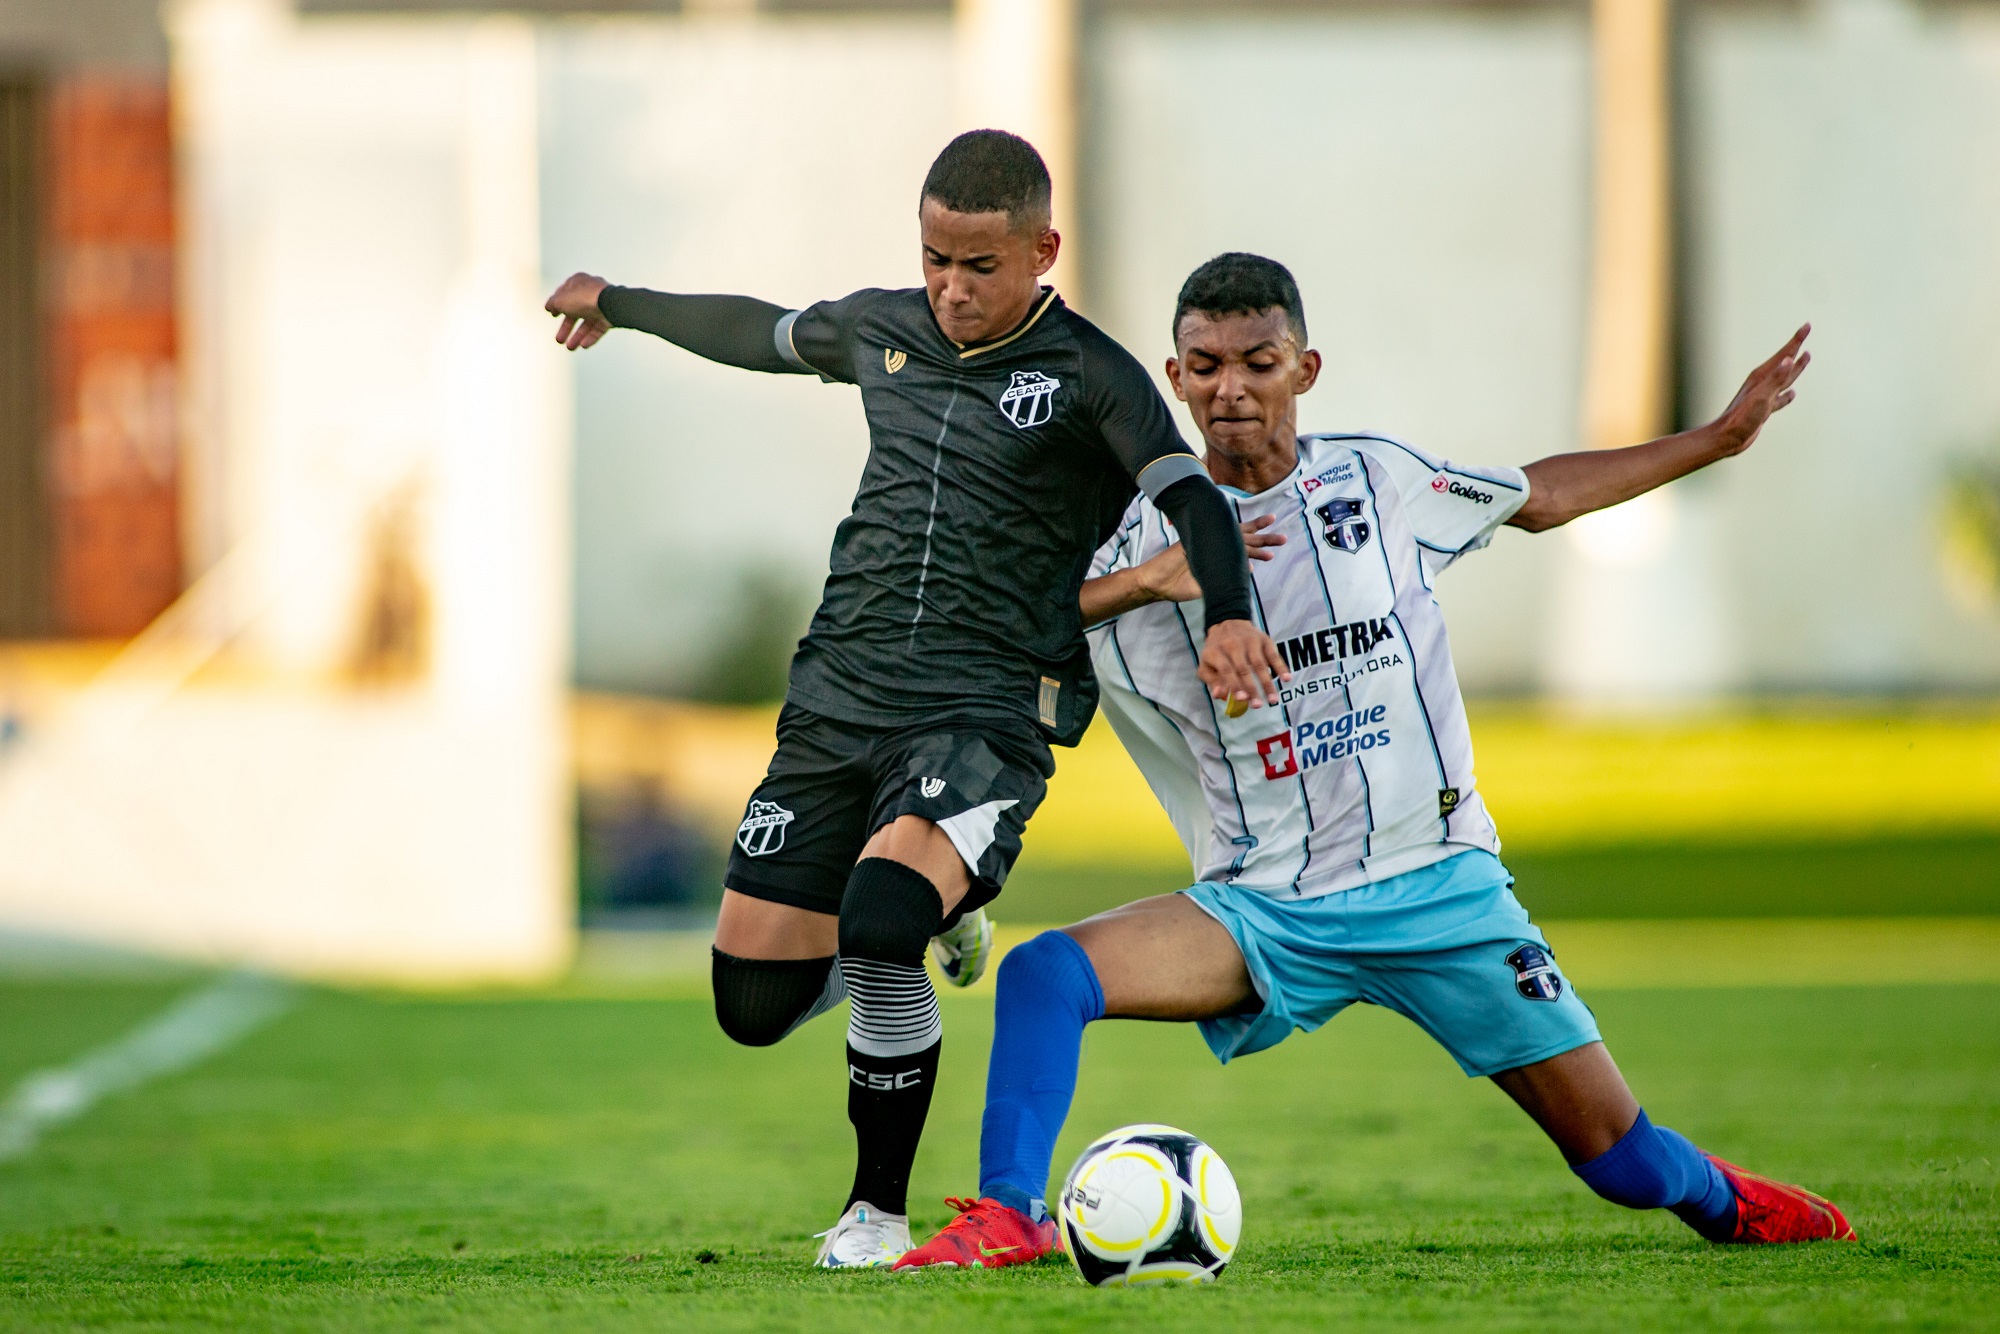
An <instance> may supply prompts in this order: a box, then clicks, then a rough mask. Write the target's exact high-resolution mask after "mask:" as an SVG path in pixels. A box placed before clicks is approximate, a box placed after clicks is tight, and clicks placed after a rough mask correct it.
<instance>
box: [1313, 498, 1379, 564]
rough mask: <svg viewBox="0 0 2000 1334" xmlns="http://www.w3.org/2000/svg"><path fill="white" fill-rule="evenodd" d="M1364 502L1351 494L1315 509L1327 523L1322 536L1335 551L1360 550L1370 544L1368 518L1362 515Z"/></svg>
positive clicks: (1322, 520) (1321, 519)
mask: <svg viewBox="0 0 2000 1334" xmlns="http://www.w3.org/2000/svg"><path fill="white" fill-rule="evenodd" d="M1361 512H1362V504H1361V502H1360V501H1358V500H1356V499H1354V498H1352V497H1351V496H1342V497H1340V498H1339V499H1338V500H1329V501H1327V502H1326V504H1324V505H1321V506H1320V507H1319V508H1317V509H1315V510H1314V511H1313V513H1314V514H1317V515H1319V521H1320V522H1321V523H1322V524H1324V525H1326V526H1325V528H1323V529H1322V530H1321V533H1320V536H1322V537H1324V538H1325V539H1326V544H1327V545H1328V546H1330V547H1332V548H1333V549H1334V550H1335V551H1359V550H1361V548H1363V547H1365V546H1367V545H1368V532H1369V529H1368V520H1366V519H1364V518H1362V517H1361Z"/></svg>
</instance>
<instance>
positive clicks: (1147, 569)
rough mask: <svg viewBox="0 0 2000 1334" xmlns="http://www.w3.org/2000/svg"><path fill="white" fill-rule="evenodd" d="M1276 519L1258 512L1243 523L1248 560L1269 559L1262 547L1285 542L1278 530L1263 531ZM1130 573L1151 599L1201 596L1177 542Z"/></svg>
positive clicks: (1183, 551)
mask: <svg viewBox="0 0 2000 1334" xmlns="http://www.w3.org/2000/svg"><path fill="white" fill-rule="evenodd" d="M1277 521H1278V520H1277V517H1276V516H1275V515H1270V514H1260V515H1258V516H1257V517H1256V518H1254V519H1252V520H1250V522H1248V523H1246V524H1244V525H1243V548H1244V550H1245V552H1247V553H1248V554H1249V557H1250V559H1251V560H1269V559H1271V553H1270V551H1269V550H1267V549H1266V548H1269V547H1281V546H1283V545H1285V539H1284V536H1283V535H1282V534H1279V533H1267V532H1265V531H1264V530H1265V529H1266V528H1269V527H1270V526H1271V525H1272V524H1274V523H1276V522H1277ZM1132 573H1134V574H1135V575H1137V576H1138V577H1139V584H1140V587H1142V588H1143V589H1145V591H1146V593H1147V595H1148V596H1149V597H1151V598H1152V600H1153V601H1155V602H1192V601H1194V600H1195V599H1196V598H1198V597H1200V596H1201V585H1200V584H1198V583H1196V582H1195V580H1194V575H1193V574H1192V573H1191V572H1190V571H1189V570H1188V563H1187V548H1185V547H1183V546H1182V545H1181V544H1180V543H1178V542H1176V543H1174V544H1173V545H1172V546H1170V547H1168V548H1167V549H1166V550H1165V551H1162V552H1161V553H1160V554H1159V555H1157V556H1155V557H1153V558H1152V559H1151V560H1148V561H1141V562H1140V563H1139V565H1138V567H1137V568H1135V569H1134V570H1133V571H1132Z"/></svg>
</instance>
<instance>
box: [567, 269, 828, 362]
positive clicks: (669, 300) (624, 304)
mask: <svg viewBox="0 0 2000 1334" xmlns="http://www.w3.org/2000/svg"><path fill="white" fill-rule="evenodd" d="M597 308H598V309H599V310H601V311H603V312H604V318H605V319H607V320H609V321H610V322H611V323H612V324H613V325H615V326H617V327H618V328H620V329H638V330H640V331H641V332H643V333H649V334H652V335H654V336H655V337H657V338H664V339H666V340H667V341H668V342H669V343H673V344H674V345H676V346H678V347H684V348H686V349H687V350H688V351H690V352H692V353H694V354H695V355H696V356H698V357H707V358H708V359H709V360H710V361H719V362H721V363H722V364H723V365H725V366H741V367H742V368H743V369H744V370H749V371H770V372H772V373H773V374H777V375H803V374H806V373H807V372H806V370H805V368H802V367H800V366H797V365H794V364H793V363H792V362H790V361H788V360H786V359H785V358H784V357H783V356H781V355H780V354H779V351H778V344H777V341H776V337H775V335H776V334H777V330H778V322H779V321H780V320H782V319H783V318H784V317H785V315H786V314H787V313H788V312H787V311H786V310H785V308H784V307H783V306H774V305H772V304H771V303H770V302H768V301H759V300H757V299H756V298H755V297H748V296H677V295H675V294H674V293H671V292H649V291H647V290H646V289H645V288H643V287H607V288H605V289H604V291H603V292H602V293H600V294H599V295H598V298H597Z"/></svg>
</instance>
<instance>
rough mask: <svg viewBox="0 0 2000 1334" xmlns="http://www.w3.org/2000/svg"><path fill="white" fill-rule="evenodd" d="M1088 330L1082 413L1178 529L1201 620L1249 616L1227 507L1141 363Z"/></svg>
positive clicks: (1232, 514) (1243, 567) (1245, 561)
mask: <svg viewBox="0 0 2000 1334" xmlns="http://www.w3.org/2000/svg"><path fill="white" fill-rule="evenodd" d="M1089 335H1092V336H1087V337H1086V341H1085V342H1084V347H1083V370H1084V395H1085V401H1086V403H1087V404H1088V407H1089V411H1090V412H1091V414H1092V416H1093V417H1095V419H1096V421H1097V426H1098V429H1099V430H1100V431H1102V432H1103V433H1104V443H1105V444H1106V445H1107V446H1109V447H1110V449H1111V452H1112V453H1113V454H1115V455H1116V456H1117V458H1118V461H1119V462H1120V463H1122V464H1124V465H1125V471H1126V472H1128V473H1129V474H1131V476H1132V479H1133V480H1134V481H1136V482H1137V483H1138V484H1139V485H1140V487H1141V488H1143V489H1144V490H1145V492H1146V494H1147V495H1148V496H1151V497H1152V499H1153V503H1154V504H1155V505H1157V506H1158V507H1159V510H1160V513H1162V514H1164V515H1166V516H1167V518H1169V519H1171V520H1172V521H1173V525H1174V528H1175V529H1176V530H1177V531H1178V532H1179V533H1180V535H1181V544H1182V545H1183V546H1184V547H1186V549H1187V559H1188V571H1189V572H1190V573H1191V574H1193V575H1194V580H1195V582H1196V583H1198V584H1200V585H1201V597H1202V602H1203V604H1204V605H1203V610H1204V613H1205V621H1206V624H1207V625H1214V624H1215V623H1216V622H1218V621H1247V620H1250V619H1251V616H1250V561H1249V558H1248V557H1247V556H1246V555H1245V554H1244V551H1243V532H1242V530H1241V529H1240V528H1238V527H1237V524H1236V511H1235V509H1234V508H1233V507H1232V506H1231V505H1230V503H1229V501H1228V500H1227V499H1226V498H1225V497H1224V496H1223V494H1222V492H1220V491H1218V490H1217V489H1216V486H1215V483H1214V482H1212V481H1210V480H1209V476H1208V472H1207V470H1206V469H1204V468H1203V467H1202V466H1201V461H1200V460H1199V459H1197V458H1195V456H1194V453H1193V451H1191V450H1190V449H1189V448H1188V447H1187V445H1186V443H1185V442H1183V441H1182V440H1181V433H1180V432H1179V431H1178V430H1176V429H1175V427H1174V418H1173V414H1172V413H1170V412H1168V411H1167V404H1166V400H1165V399H1162V398H1161V397H1160V391H1159V390H1158V389H1155V388H1154V387H1153V381H1152V379H1151V378H1150V377H1149V376H1148V375H1147V374H1146V371H1145V368H1144V367H1143V366H1141V365H1140V364H1139V363H1138V361H1137V359H1136V358H1134V357H1133V356H1132V354H1131V353H1130V352H1127V351H1126V350H1125V349H1124V348H1122V347H1120V346H1118V344H1116V343H1114V342H1112V341H1111V340H1110V339H1109V338H1107V337H1105V336H1104V335H1103V334H1102V333H1100V332H1098V331H1097V330H1096V329H1090V330H1089Z"/></svg>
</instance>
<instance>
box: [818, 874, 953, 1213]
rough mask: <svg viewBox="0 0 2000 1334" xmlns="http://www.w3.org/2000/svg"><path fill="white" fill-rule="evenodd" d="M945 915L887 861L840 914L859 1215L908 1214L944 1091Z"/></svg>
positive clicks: (850, 894) (925, 885) (861, 878)
mask: <svg viewBox="0 0 2000 1334" xmlns="http://www.w3.org/2000/svg"><path fill="white" fill-rule="evenodd" d="M943 925H944V905H943V902H942V900H940V899H939V897H938V892H937V890H936V889H935V888H934V887H933V886H932V885H931V882H930V881H929V880H928V879H926V878H925V877H924V876H923V874H922V873H921V872H918V871H916V870H913V869H911V868H910V867H908V866H905V865H903V864H902V863H901V862H894V861H889V860H887V859H886V858H879V857H870V858H867V859H865V860H863V861H862V862H860V863H858V864H857V865H856V866H855V868H854V873H853V874H852V875H851V876H850V877H848V881H847V893H846V896H845V897H844V898H843V900H842V902H841V908H840V962H841V972H842V974H843V975H844V976H845V978H846V981H847V991H848V998H849V1000H850V1001H851V1002H852V1008H851V1009H850V1010H849V1012H848V1020H847V1119H848V1120H849V1121H851V1122H852V1123H853V1125H854V1144H855V1165H854V1189H853V1191H852V1192H851V1193H850V1194H849V1195H848V1203H849V1204H850V1205H851V1204H853V1203H854V1202H855V1201H857V1200H866V1201H867V1202H868V1203H869V1204H872V1205H874V1206H875V1207H876V1208H877V1209H880V1210H882V1211H883V1212H884V1213H891V1214H900V1213H905V1212H907V1211H908V1197H909V1184H910V1165H911V1163H913V1162H914V1161H915V1160H916V1156H917V1143H918V1141H919V1140H920V1139H922V1137H923V1133H924V1120H925V1118H926V1117H927V1116H929V1114H930V1106H931V1094H932V1091H933V1090H934V1088H935V1086H936V1083H937V1069H938V1050H939V1047H940V1045H941V1043H942V1040H943V1036H944V1025H943V1022H942V1019H941V1017H940V1015H939V1014H938V1003H937V992H936V991H935V990H933V989H932V987H931V980H930V975H929V974H928V973H926V972H925V971H924V950H925V948H926V947H927V946H928V945H929V944H930V939H931V937H932V936H934V935H936V934H937V932H938V930H939V929H940V928H941V927H942V926H943Z"/></svg>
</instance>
